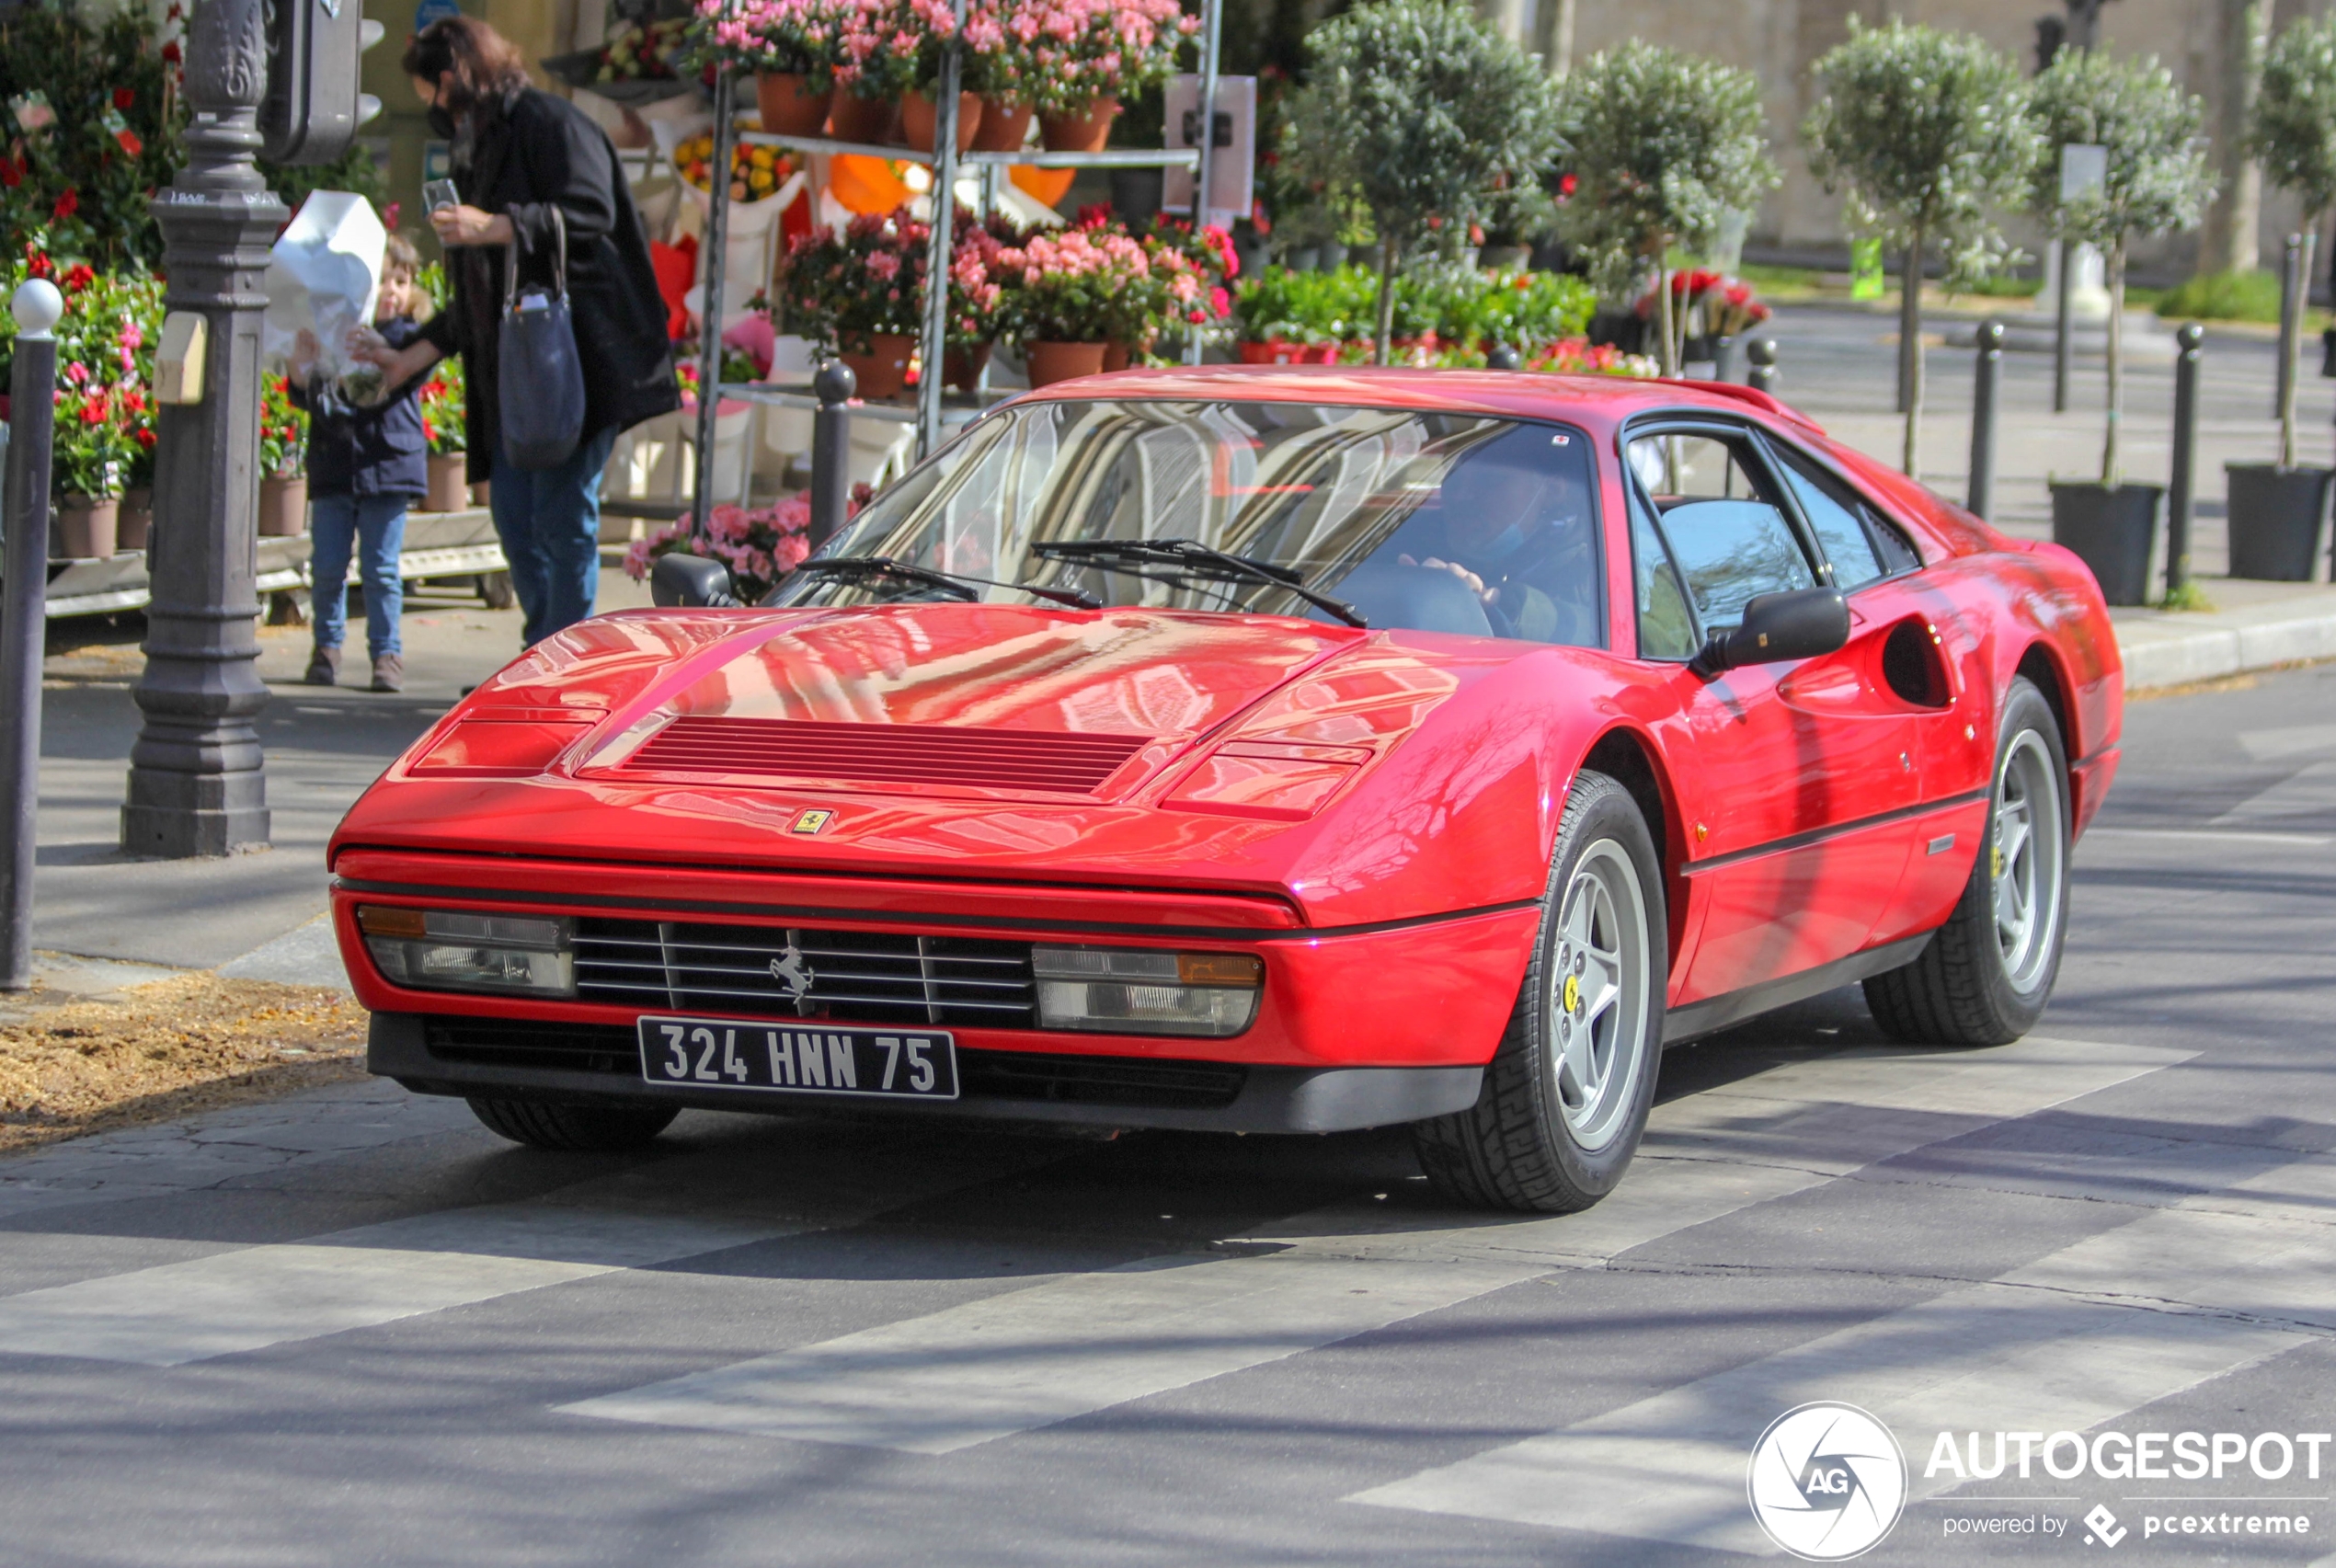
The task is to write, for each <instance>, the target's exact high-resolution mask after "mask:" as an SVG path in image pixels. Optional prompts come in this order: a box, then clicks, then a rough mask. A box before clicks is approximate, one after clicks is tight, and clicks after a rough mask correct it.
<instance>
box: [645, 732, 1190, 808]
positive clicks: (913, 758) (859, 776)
mask: <svg viewBox="0 0 2336 1568" xmlns="http://www.w3.org/2000/svg"><path fill="white" fill-rule="evenodd" d="M1150 739H1151V737H1149V736H1143V735H1083V734H1073V733H1071V732H1069V731H1063V730H1038V729H960V728H956V727H952V726H948V725H933V724H830V723H825V722H822V721H819V720H814V719H782V718H731V717H728V716H727V715H684V716H682V717H681V718H677V719H675V720H674V721H673V722H672V723H671V724H669V725H667V726H666V727H664V728H663V729H660V730H658V732H657V733H656V734H655V735H653V736H651V737H650V738H649V739H648V740H647V743H646V744H644V745H643V746H642V747H641V749H640V750H637V751H636V752H634V753H633V755H632V756H631V757H630V758H629V759H627V760H626V761H625V762H624V767H625V769H627V770H628V771H635V772H641V773H731V774H739V773H745V774H759V775H761V776H763V777H768V778H781V779H800V780H804V781H806V782H819V783H824V784H970V785H975V786H979V787H980V788H985V789H1030V790H1045V791H1048V792H1049V793H1054V794H1063V795H1092V794H1094V791H1095V790H1096V788H1097V787H1098V786H1100V785H1101V784H1102V783H1103V782H1104V780H1105V779H1107V778H1109V777H1110V776H1111V775H1112V774H1113V773H1116V772H1117V771H1118V769H1119V765H1120V764H1121V763H1123V762H1125V761H1127V760H1128V758H1129V757H1132V756H1134V755H1135V754H1136V752H1137V751H1139V750H1141V749H1142V748H1143V746H1144V745H1145V743H1146V742H1147V741H1149V740H1150Z"/></svg>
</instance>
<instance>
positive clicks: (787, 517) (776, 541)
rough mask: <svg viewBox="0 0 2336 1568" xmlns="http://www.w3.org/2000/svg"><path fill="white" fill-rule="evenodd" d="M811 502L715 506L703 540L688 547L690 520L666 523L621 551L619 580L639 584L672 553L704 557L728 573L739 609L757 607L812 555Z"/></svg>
mask: <svg viewBox="0 0 2336 1568" xmlns="http://www.w3.org/2000/svg"><path fill="white" fill-rule="evenodd" d="M810 526H811V501H810V498H809V497H807V496H804V495H793V496H785V497H782V498H780V499H778V500H776V501H774V502H773V503H772V504H771V505H769V506H767V507H757V508H755V509H752V510H749V509H746V508H744V507H716V508H715V509H713V510H712V511H711V512H709V513H708V514H707V515H706V519H705V537H704V539H703V540H700V541H696V542H694V544H695V547H694V548H693V541H692V539H691V537H690V520H689V519H687V518H681V519H679V520H677V521H673V522H671V523H669V524H667V525H666V526H665V527H664V528H662V529H660V530H659V531H658V532H656V533H653V534H651V535H649V536H648V537H647V538H646V539H636V540H635V541H634V542H633V544H632V546H631V548H629V549H627V550H626V551H625V552H624V575H625V576H627V577H629V578H632V579H633V580H634V581H636V582H638V581H640V580H641V579H642V578H646V577H647V576H648V575H649V568H650V567H651V566H652V565H654V564H655V562H656V560H657V558H658V556H659V555H669V554H670V553H672V552H674V551H676V550H679V551H681V552H684V553H686V554H697V555H705V556H707V557H709V558H710V559H713V560H716V561H720V562H721V563H722V564H723V565H724V566H727V567H729V568H730V580H731V583H732V584H733V585H734V586H733V589H732V591H733V592H735V593H736V594H737V595H738V599H739V603H741V604H759V603H761V601H762V599H763V597H764V596H765V595H766V594H768V593H769V592H770V591H771V589H773V588H775V587H777V586H778V582H779V579H780V578H784V577H785V576H786V575H787V573H789V572H791V571H793V570H795V568H796V567H798V566H800V565H802V563H803V559H804V557H805V556H807V555H810V553H811V540H810V535H809V529H810Z"/></svg>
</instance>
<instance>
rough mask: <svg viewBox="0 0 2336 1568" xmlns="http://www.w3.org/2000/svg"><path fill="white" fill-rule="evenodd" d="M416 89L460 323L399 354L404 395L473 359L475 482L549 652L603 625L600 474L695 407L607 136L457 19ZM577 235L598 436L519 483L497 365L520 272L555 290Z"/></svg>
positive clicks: (588, 423) (531, 628)
mask: <svg viewBox="0 0 2336 1568" xmlns="http://www.w3.org/2000/svg"><path fill="white" fill-rule="evenodd" d="M403 64H404V66H405V70H406V74H407V75H409V76H411V77H412V78H413V79H414V90H415V91H416V92H417V93H418V94H420V95H421V97H422V100H423V101H424V102H425V103H428V104H429V106H430V111H429V120H430V126H431V129H432V130H433V131H434V132H437V133H438V134H439V135H441V136H443V137H445V138H446V139H447V140H448V141H449V142H450V143H452V147H453V160H454V187H455V189H456V191H457V192H458V193H459V194H460V195H461V198H462V200H461V201H460V202H459V203H458V204H456V205H454V206H451V207H441V208H439V209H438V210H437V211H436V212H432V213H430V215H429V220H430V226H431V227H432V228H433V229H435V230H436V231H437V232H438V238H439V243H440V244H441V245H442V246H445V247H446V257H447V271H448V274H449V276H450V278H451V280H452V284H453V299H452V305H451V308H449V309H448V310H447V311H446V312H445V313H444V314H443V315H439V316H437V317H436V318H434V319H433V320H432V321H431V322H430V324H429V326H427V327H425V328H424V329H423V332H422V336H421V338H420V339H419V340H418V341H417V342H415V343H414V344H413V345H411V346H410V347H408V348H407V349H404V350H402V351H398V352H395V353H391V352H389V351H387V350H386V349H384V350H383V351H381V352H380V353H378V354H377V356H376V358H377V359H378V361H379V362H380V363H381V365H382V367H383V369H384V372H387V374H388V375H389V376H390V377H391V379H392V380H393V381H399V380H402V379H404V378H405V377H406V376H408V375H412V374H416V373H418V372H421V371H423V370H426V369H428V368H429V365H431V364H432V363H434V362H436V361H438V360H439V359H441V358H442V357H443V356H445V355H447V354H450V353H459V354H461V355H462V356H463V368H464V380H465V381H466V382H467V383H468V387H469V396H468V402H467V406H466V408H465V412H464V423H465V425H466V427H467V433H468V436H469V442H468V444H469V448H470V463H469V468H470V478H471V481H472V483H474V484H475V483H477V482H479V481H480V480H491V481H492V482H493V491H492V503H493V507H494V512H495V532H497V533H498V535H500V536H501V538H502V542H503V555H504V558H505V559H506V560H507V561H509V562H510V568H511V586H512V588H513V589H515V590H517V592H518V594H519V601H520V608H521V610H523V611H524V612H526V616H527V624H526V633H525V635H526V640H527V642H528V643H530V644H533V643H535V642H537V641H540V640H541V639H543V638H544V637H546V636H549V635H551V634H552V633H554V632H556V631H558V630H559V629H560V628H561V627H563V626H567V625H570V624H574V623H576V622H578V621H580V620H582V619H584V618H585V617H586V616H588V615H590V613H591V612H592V599H593V594H594V592H595V590H596V589H598V588H599V585H600V521H601V469H602V468H604V467H606V466H607V464H608V458H609V452H610V450H611V449H612V448H613V446H614V444H615V441H616V437H617V434H618V432H620V431H622V430H624V429H627V428H629V427H631V426H633V425H637V424H639V423H640V422H641V421H642V420H644V419H647V418H654V417H655V416H657V415H658V414H664V413H668V412H670V411H671V410H673V409H675V408H678V407H680V406H681V392H680V389H679V388H678V387H677V386H676V385H675V384H674V381H673V361H672V353H671V345H670V343H669V342H668V341H667V339H666V336H665V326H666V311H665V303H664V301H663V299H662V298H661V297H660V296H659V295H658V288H657V275H656V273H655V272H654V271H653V270H652V269H651V268H650V265H649V247H648V237H647V235H646V234H645V233H644V232H643V230H642V227H641V215H640V213H639V212H638V211H637V210H636V208H635V207H634V205H633V196H632V192H631V191H630V190H629V189H627V188H626V186H625V183H624V176H623V173H622V171H621V170H620V169H619V167H618V166H617V161H616V151H615V149H614V148H613V146H611V145H610V144H609V139H608V135H607V133H606V132H603V131H601V128H600V127H599V126H597V125H595V124H594V123H592V121H591V120H588V119H586V118H585V117H584V115H583V114H582V112H580V111H579V110H578V109H577V108H576V107H575V106H574V105H573V104H570V103H568V102H567V100H566V99H564V98H559V97H553V96H552V95H551V94H549V93H545V92H540V91H538V90H536V89H535V88H533V87H531V86H528V85H527V75H526V72H525V69H524V68H523V66H522V65H521V61H520V54H519V51H518V50H517V49H515V48H514V47H513V46H512V45H511V43H510V41H509V40H506V39H505V38H504V37H503V36H502V35H501V34H499V33H498V32H497V31H496V30H495V29H492V28H490V27H488V26H487V24H486V23H485V22H482V21H478V20H476V19H475V18H473V17H445V18H442V19H441V20H439V21H436V22H432V23H431V24H430V25H429V27H427V28H425V29H422V31H421V33H420V34H419V35H418V36H417V37H416V38H415V39H414V40H413V41H412V42H411V43H409V44H407V47H406V56H405V59H404V62H403ZM563 229H565V231H566V244H567V289H568V295H569V301H570V307H571V310H572V313H573V315H574V319H575V324H576V351H577V357H578V360H579V361H582V365H583V371H584V434H583V439H582V440H581V441H579V442H578V446H577V450H576V452H574V453H573V454H572V455H571V456H570V457H569V458H568V459H567V462H565V463H563V464H559V465H558V466H556V467H553V468H538V469H528V468H521V467H520V466H519V465H518V464H515V463H513V462H511V461H510V453H509V452H506V451H505V450H504V448H503V444H502V441H501V436H500V432H499V430H498V428H497V427H498V407H499V406H500V392H501V388H500V383H499V380H498V366H497V364H496V348H497V343H498V336H499V327H500V323H501V315H502V307H503V300H504V295H505V284H506V270H505V269H507V268H508V267H510V266H511V265H514V264H515V265H517V267H518V268H519V269H520V272H519V276H520V280H521V282H522V283H529V282H546V283H548V282H549V281H551V280H552V278H553V275H554V272H555V269H556V267H557V258H558V256H559V251H560V244H561V231H562V230H563Z"/></svg>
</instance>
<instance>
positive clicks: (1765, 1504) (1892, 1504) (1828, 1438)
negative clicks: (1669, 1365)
mask: <svg viewBox="0 0 2336 1568" xmlns="http://www.w3.org/2000/svg"><path fill="white" fill-rule="evenodd" d="M1745 1491H1746V1495H1747V1496H1748V1497H1749V1499H1750V1501H1751V1504H1752V1516H1753V1518H1755V1519H1757V1520H1758V1521H1759V1525H1760V1528H1762V1529H1763V1530H1765V1531H1767V1532H1768V1537H1769V1539H1770V1540H1772V1541H1774V1542H1776V1543H1777V1545H1779V1546H1781V1547H1782V1548H1783V1549H1784V1550H1785V1551H1789V1552H1791V1553H1792V1555H1793V1556H1795V1557H1798V1558H1801V1559H1803V1560H1804V1561H1806V1562H1842V1561H1844V1560H1846V1559H1848V1558H1851V1557H1855V1556H1857V1555H1858V1554H1859V1553H1861V1552H1863V1551H1868V1550H1870V1549H1871V1548H1872V1547H1873V1546H1874V1545H1876V1544H1877V1543H1879V1542H1880V1541H1881V1540H1882V1539H1883V1538H1884V1536H1886V1535H1888V1534H1889V1533H1890V1528H1891V1527H1892V1526H1893V1525H1895V1524H1896V1523H1897V1522H1898V1514H1899V1511H1900V1510H1901V1509H1903V1508H1904V1507H1905V1506H1906V1501H1907V1457H1906V1455H1905V1454H1904V1453H1903V1452H1902V1451H1900V1449H1899V1448H1898V1440H1897V1439H1896V1438H1895V1437H1894V1436H1891V1435H1890V1429H1889V1428H1888V1427H1887V1426H1884V1425H1882V1423H1881V1422H1879V1421H1877V1420H1875V1419H1874V1418H1873V1417H1872V1415H1871V1414H1869V1413H1866V1412H1864V1411H1862V1410H1860V1409H1859V1408H1858V1407H1857V1406H1856V1405H1854V1404H1837V1403H1835V1402H1832V1401H1830V1400H1819V1401H1816V1402H1813V1403H1809V1404H1804V1405H1796V1406H1794V1407H1793V1408H1792V1409H1791V1410H1788V1411H1786V1412H1785V1413H1783V1414H1782V1415H1780V1416H1778V1417H1777V1418H1776V1419H1775V1420H1774V1421H1772V1422H1770V1423H1769V1429H1768V1430H1767V1431H1765V1432H1763V1433H1761V1434H1760V1440H1759V1441H1758V1442H1757V1443H1755V1444H1753V1445H1752V1464H1751V1468H1750V1470H1749V1471H1747V1472H1746V1476H1745Z"/></svg>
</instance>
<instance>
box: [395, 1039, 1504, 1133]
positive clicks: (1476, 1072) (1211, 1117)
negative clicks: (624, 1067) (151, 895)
mask: <svg viewBox="0 0 2336 1568" xmlns="http://www.w3.org/2000/svg"><path fill="white" fill-rule="evenodd" d="M423 1021H424V1015H423V1014H421V1013H374V1014H373V1019H372V1033H371V1035H370V1036H369V1038H368V1043H367V1047H366V1054H365V1065H366V1068H367V1070H370V1071H372V1072H373V1073H375V1074H378V1075H379V1076H381V1077H384V1078H394V1079H395V1080H396V1081H397V1082H399V1083H401V1084H403V1085H404V1086H405V1087H406V1088H407V1089H409V1090H411V1091H412V1092H413V1093H417V1094H451V1095H457V1096H468V1095H482V1096H490V1097H494V1098H500V1099H517V1100H530V1099H532V1100H553V1101H562V1102H567V1103H570V1104H627V1105H642V1104H666V1105H672V1104H680V1105H690V1106H695V1107H697V1108H699V1109H702V1110H709V1111H745V1112H749V1113H759V1114H761V1115H765V1116H823V1115H824V1116H835V1115H851V1116H866V1115H869V1114H871V1113H872V1112H873V1114H876V1115H883V1116H943V1117H946V1116H959V1117H979V1118H984V1119H990V1120H998V1121H1017V1122H1066V1123H1072V1124H1077V1125H1081V1126H1087V1127H1167V1128H1174V1129H1178V1130H1182V1131H1188V1132H1289V1133H1323V1132H1349V1131H1352V1130H1354V1129H1356V1128H1358V1127H1388V1126H1392V1125H1395V1124H1397V1123H1402V1122H1414V1121H1421V1120H1424V1119H1426V1118H1427V1117H1430V1116H1448V1115H1449V1114H1451V1113H1452V1112H1455V1111H1464V1110H1466V1109H1468V1108H1469V1107H1470V1106H1471V1105H1473V1104H1476V1099H1477V1095H1478V1093H1480V1091H1481V1090H1482V1089H1483V1080H1484V1070H1483V1068H1481V1067H1329V1068H1309V1067H1261V1066H1253V1067H1250V1068H1248V1069H1247V1070H1246V1074H1245V1076H1244V1078H1243V1081H1242V1088H1241V1093H1239V1094H1238V1095H1237V1096H1236V1097H1235V1098H1234V1100H1233V1101H1232V1103H1231V1104H1227V1105H1223V1106H1219V1107H1215V1108H1209V1109H1197V1108H1191V1107H1174V1108H1170V1107H1164V1106H1151V1105H1115V1104H1075V1103H1065V1102H1061V1101H1054V1100H1019V1099H1005V1098H1000V1097H996V1096H991V1095H967V1096H966V1097H964V1098H962V1099H958V1100H953V1101H949V1102H947V1103H945V1104H917V1103H914V1102H899V1103H891V1102H883V1103H875V1102H870V1101H867V1100H836V1099H832V1098H830V1097H827V1096H824V1095H819V1094H788V1093H755V1094H753V1095H751V1096H748V1095H741V1094H739V1093H735V1092H726V1091H720V1090H716V1091H707V1090H702V1089H687V1088H680V1087H674V1086H670V1085H666V1084H651V1083H649V1082H647V1081H646V1080H640V1079H632V1080H625V1079H620V1080H618V1081H617V1082H620V1083H624V1084H625V1085H627V1087H624V1088H623V1089H617V1088H614V1087H613V1086H612V1084H611V1082H610V1079H609V1076H608V1075H607V1074H605V1073H598V1072H578V1071H574V1070H567V1069H562V1068H545V1067H517V1066H508V1065H503V1064H499V1063H498V1064H496V1065H492V1066H487V1065H481V1064H477V1063H472V1062H460V1061H448V1060H444V1059H441V1058H438V1057H435V1056H432V1055H431V1054H430V1051H429V1046H428V1045H427V1043H426V1042H425V1040H424V1036H423Z"/></svg>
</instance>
